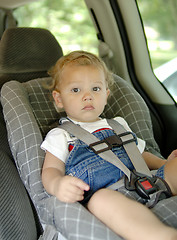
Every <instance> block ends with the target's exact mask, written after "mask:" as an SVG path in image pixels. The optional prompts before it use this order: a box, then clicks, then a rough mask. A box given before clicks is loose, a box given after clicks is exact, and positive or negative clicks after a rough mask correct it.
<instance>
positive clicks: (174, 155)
mask: <svg viewBox="0 0 177 240" xmlns="http://www.w3.org/2000/svg"><path fill="white" fill-rule="evenodd" d="M175 157H177V149H176V150H173V151H172V152H171V153H170V155H169V156H168V158H167V160H168V161H170V160H172V159H174V158H175Z"/></svg>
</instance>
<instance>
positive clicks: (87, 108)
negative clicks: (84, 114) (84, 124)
mask: <svg viewBox="0 0 177 240" xmlns="http://www.w3.org/2000/svg"><path fill="white" fill-rule="evenodd" d="M94 109H95V108H94V107H93V106H92V105H87V106H85V107H84V108H83V109H82V110H87V111H89V110H94Z"/></svg>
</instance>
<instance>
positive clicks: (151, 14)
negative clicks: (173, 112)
mask: <svg viewBox="0 0 177 240" xmlns="http://www.w3.org/2000/svg"><path fill="white" fill-rule="evenodd" d="M137 2H138V6H139V10H140V13H141V16H142V20H143V25H144V30H145V34H146V38H147V43H148V49H149V53H150V58H151V63H152V68H153V70H154V73H155V75H156V77H157V78H158V79H159V81H161V82H162V83H163V84H164V86H165V87H166V88H167V90H168V91H169V93H170V94H171V95H172V96H173V98H174V99H175V100H176V101H177V1H176V0H167V1H163V0H138V1H137Z"/></svg>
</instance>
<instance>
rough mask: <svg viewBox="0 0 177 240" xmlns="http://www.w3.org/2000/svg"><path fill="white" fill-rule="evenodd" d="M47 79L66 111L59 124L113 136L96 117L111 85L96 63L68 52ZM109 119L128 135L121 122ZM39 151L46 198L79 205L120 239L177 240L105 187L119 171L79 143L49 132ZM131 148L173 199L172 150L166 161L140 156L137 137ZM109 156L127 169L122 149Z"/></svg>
mask: <svg viewBox="0 0 177 240" xmlns="http://www.w3.org/2000/svg"><path fill="white" fill-rule="evenodd" d="M50 75H51V76H52V78H53V82H52V85H51V89H52V95H53V98H54V101H55V106H56V108H57V109H58V110H64V111H65V112H66V115H67V119H66V120H65V121H72V122H74V123H75V124H79V125H80V126H81V127H82V128H84V129H86V130H87V131H89V132H90V133H92V134H94V135H96V136H97V137H98V138H100V139H104V138H106V137H109V136H111V135H113V134H114V133H113V131H112V129H111V127H110V126H109V125H108V123H107V121H106V119H101V118H100V115H101V113H102V112H103V110H104V108H105V105H106V104H107V99H108V96H109V94H110V90H109V86H110V84H111V83H112V82H113V77H112V74H111V73H110V72H109V71H108V69H107V68H106V66H105V64H104V62H102V61H101V59H99V58H98V57H96V56H95V55H94V54H91V53H88V52H84V51H75V52H71V53H70V54H68V55H66V56H63V57H62V58H60V59H59V60H58V61H57V63H56V65H55V66H54V67H53V68H52V70H51V71H50ZM115 120H116V121H118V122H119V123H121V124H122V125H123V126H124V127H125V128H126V130H128V131H131V130H130V128H129V127H128V125H127V123H126V121H125V120H124V119H123V118H121V117H117V118H115ZM41 147H42V149H44V150H45V151H46V156H45V161H44V165H43V170H42V182H43V185H44V187H45V189H46V191H47V192H48V193H49V194H51V195H54V196H56V197H57V198H58V199H59V200H60V201H63V202H68V203H74V202H77V201H80V202H81V203H84V206H86V207H87V209H88V210H89V211H90V212H91V213H92V214H94V215H95V216H96V217H97V218H99V219H100V220H101V221H102V222H103V223H105V224H106V225H107V226H108V227H109V228H110V229H112V230H113V231H114V232H115V233H116V234H118V235H120V236H122V237H123V238H125V239H132V240H134V239H136V240H139V239H140V240H142V239H144V240H146V239H148V240H149V239H151V240H158V239H159V240H163V239H164V240H167V239H176V240H177V231H176V230H175V229H173V228H170V227H168V226H166V225H164V224H163V223H162V222H160V220H159V219H158V218H157V217H156V216H155V215H154V214H153V213H152V212H151V211H150V210H149V209H148V208H147V207H146V206H144V205H143V204H140V203H139V202H137V201H134V200H131V199H129V198H127V197H126V196H124V195H123V194H122V193H120V192H118V191H114V190H110V189H109V188H107V186H109V185H110V184H112V183H113V182H116V181H118V180H119V179H120V178H122V176H123V175H124V174H123V172H122V171H121V170H120V169H118V168H116V167H115V166H113V165H112V164H110V163H108V162H107V161H104V160H103V159H101V158H100V157H99V156H98V155H96V154H95V153H94V152H92V150H91V149H89V147H88V146H87V145H86V144H84V143H83V142H82V141H80V140H79V139H76V137H74V136H71V135H70V134H69V133H68V132H66V131H65V130H63V129H60V128H55V129H52V130H51V131H50V132H49V133H48V134H47V136H46V138H45V140H44V142H43V143H42V145H41ZM137 147H138V148H139V150H140V152H141V153H142V156H143V158H144V160H145V162H146V163H147V165H148V167H149V169H151V170H154V169H157V172H156V176H159V177H161V178H163V179H164V180H165V181H166V182H167V183H168V185H169V187H170V188H171V191H172V193H173V195H177V174H176V169H177V151H176V150H175V151H173V152H172V153H171V154H170V156H169V157H168V159H167V160H168V161H166V160H164V159H160V158H158V157H156V156H154V155H153V154H151V153H148V152H145V151H144V148H145V142H144V141H143V140H141V139H139V138H137ZM113 151H114V153H115V154H116V155H117V156H118V157H119V158H120V159H121V161H122V162H123V163H124V164H125V165H126V166H127V167H128V168H129V169H130V170H133V165H132V163H131V161H130V159H129V157H128V156H127V154H126V152H125V151H124V149H123V147H117V148H115V149H114V150H113ZM127 227H128V231H127ZM135 233H136V234H135Z"/></svg>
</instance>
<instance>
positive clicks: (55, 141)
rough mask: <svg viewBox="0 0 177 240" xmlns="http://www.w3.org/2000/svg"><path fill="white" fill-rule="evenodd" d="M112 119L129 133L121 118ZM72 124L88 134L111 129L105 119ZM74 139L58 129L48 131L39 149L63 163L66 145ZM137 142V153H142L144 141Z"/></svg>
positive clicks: (66, 154)
mask: <svg viewBox="0 0 177 240" xmlns="http://www.w3.org/2000/svg"><path fill="white" fill-rule="evenodd" d="M114 119H115V120H116V121H118V122H119V123H120V124H121V125H123V127H124V128H125V129H126V130H127V131H131V129H130V128H129V126H128V124H127V122H126V121H125V120H124V119H123V118H122V117H116V118H114ZM72 121H73V120H72ZM73 122H74V123H76V124H79V125H80V126H81V127H82V128H84V129H85V130H87V131H88V132H90V133H93V132H94V131H96V130H98V129H101V128H110V129H112V128H111V127H110V126H109V125H108V123H107V121H106V119H100V120H98V121H96V122H76V121H73ZM131 132H132V131H131ZM75 139H76V138H72V137H71V136H70V134H69V133H68V132H66V131H65V130H63V129H60V128H54V129H52V130H50V131H49V132H48V134H47V135H46V137H45V139H44V141H43V143H42V144H41V148H42V149H43V150H45V151H48V152H50V153H51V154H53V155H54V156H55V157H57V158H59V159H60V160H61V161H63V162H64V163H65V162H66V159H67V158H68V155H69V150H68V145H69V143H71V142H73V141H74V140H75ZM137 140H138V145H137V147H138V149H139V151H140V152H141V153H142V152H143V151H144V148H145V141H144V140H142V139H140V138H137Z"/></svg>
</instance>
